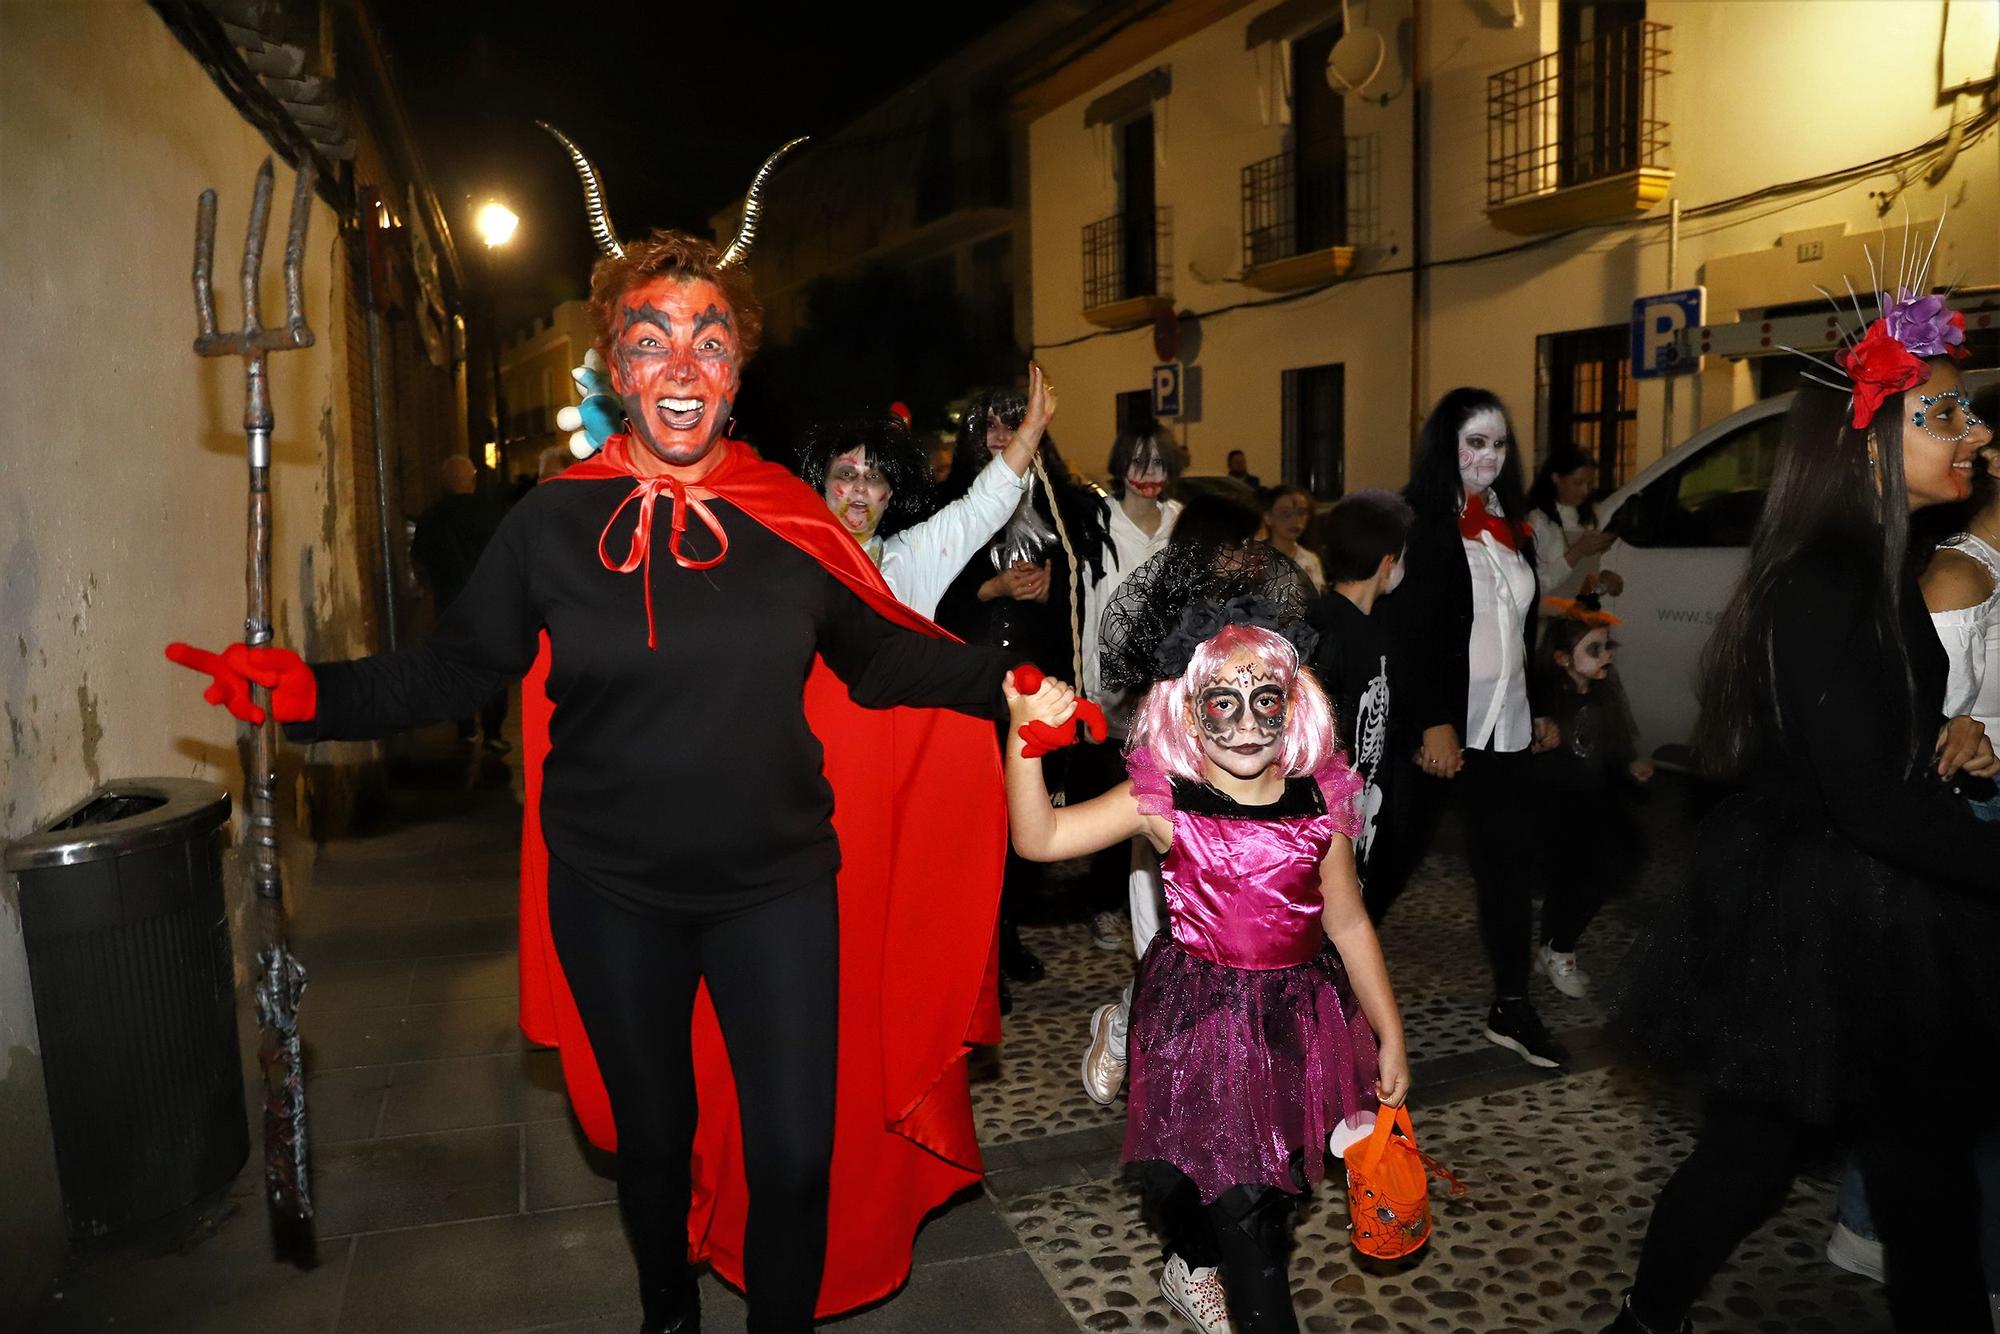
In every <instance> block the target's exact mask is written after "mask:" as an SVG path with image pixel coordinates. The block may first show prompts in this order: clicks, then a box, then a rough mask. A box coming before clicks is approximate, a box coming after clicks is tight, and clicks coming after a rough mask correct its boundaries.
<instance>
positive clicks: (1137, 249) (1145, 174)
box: [1118, 112, 1155, 298]
mask: <svg viewBox="0 0 2000 1334" xmlns="http://www.w3.org/2000/svg"><path fill="white" fill-rule="evenodd" d="M1154 237H1155V231H1154V221H1153V117H1152V114H1151V113H1150V112H1149V113H1148V114H1146V115H1144V116H1135V117H1133V118H1132V119H1131V120H1128V121H1126V122H1125V123H1124V124H1123V125H1120V126H1119V127H1118V251H1119V260H1120V263H1119V270H1120V274H1121V277H1122V279H1123V281H1122V282H1121V284H1120V291H1119V293H1118V295H1119V296H1120V297H1121V298H1130V297H1135V296H1151V295H1152V294H1153V286H1154V282H1155V273H1154V269H1155V246H1154Z"/></svg>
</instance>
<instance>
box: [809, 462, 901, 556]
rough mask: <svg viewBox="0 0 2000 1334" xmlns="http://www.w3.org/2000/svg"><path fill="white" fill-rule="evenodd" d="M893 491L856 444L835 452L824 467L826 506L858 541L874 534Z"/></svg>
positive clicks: (878, 469) (864, 540) (865, 539)
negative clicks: (842, 451) (844, 451)
mask: <svg viewBox="0 0 2000 1334" xmlns="http://www.w3.org/2000/svg"><path fill="white" fill-rule="evenodd" d="M894 494H895V493H894V492H893V491H892V490H891V489H890V486H889V479H888V478H887V477H885V476H883V474H882V470H881V469H880V468H878V467H876V466H875V465H874V463H873V462H871V461H870V460H869V457H868V451H867V450H866V449H863V448H861V447H859V446H856V447H855V448H853V449H850V450H848V451H847V452H846V453H844V454H837V455H835V456H834V458H833V461H832V462H830V463H828V464H827V466H826V507H827V508H828V509H830V510H832V511H833V517H834V518H836V519H839V520H840V525H841V527H843V528H845V529H847V531H848V532H850V533H852V534H853V535H854V537H855V538H856V539H857V540H858V541H862V542H866V541H867V540H868V539H869V538H871V537H873V536H875V529H876V528H877V527H878V526H879V525H880V524H881V522H882V514H883V512H884V511H885V510H887V509H888V508H889V500H890V497H891V496H893V495H894Z"/></svg>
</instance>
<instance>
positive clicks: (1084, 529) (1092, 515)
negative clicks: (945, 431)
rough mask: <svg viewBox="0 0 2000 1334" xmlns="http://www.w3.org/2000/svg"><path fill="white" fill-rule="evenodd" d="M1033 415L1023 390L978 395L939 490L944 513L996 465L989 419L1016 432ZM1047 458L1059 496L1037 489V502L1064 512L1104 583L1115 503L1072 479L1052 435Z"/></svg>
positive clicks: (1044, 449) (1082, 554)
mask: <svg viewBox="0 0 2000 1334" xmlns="http://www.w3.org/2000/svg"><path fill="white" fill-rule="evenodd" d="M1027 415H1028V396H1027V395H1026V394H1024V393H1022V392H1021V391H1020V390H1018V389H988V390H982V391H981V392H979V393H977V394H974V395H973V396H972V400H971V402H969V403H968V404H966V408H965V415H964V416H962V417H960V418H959V421H958V443H957V444H956V445H954V446H953V448H952V452H951V471H950V472H948V473H946V474H945V479H944V481H943V482H942V483H940V484H939V486H938V489H937V495H936V500H937V504H938V506H939V508H942V507H944V506H945V505H949V504H950V503H951V502H952V501H954V500H957V499H958V498H959V497H960V496H962V495H964V494H965V493H966V492H968V491H970V490H971V489H972V483H973V482H974V481H975V480H976V479H977V478H978V476H979V474H980V473H981V472H982V471H984V470H985V468H986V465H987V464H989V463H991V462H992V461H993V454H992V451H990V450H988V449H987V448H986V428H987V423H988V420H989V419H990V418H993V417H998V418H999V419H1000V420H1001V421H1002V422H1004V423H1005V424H1006V426H1007V429H1008V430H1010V431H1011V430H1018V429H1019V428H1020V425H1021V422H1022V420H1023V419H1024V418H1025V417H1026V416H1027ZM1041 458H1042V466H1043V467H1044V468H1045V469H1047V470H1048V474H1049V489H1050V490H1052V491H1053V492H1054V493H1055V494H1054V495H1052V496H1050V495H1044V494H1043V490H1042V488H1041V487H1040V486H1039V485H1037V486H1035V488H1034V490H1035V494H1036V495H1037V496H1038V497H1041V498H1040V499H1038V500H1036V502H1035V503H1036V504H1037V505H1038V506H1040V507H1041V508H1043V509H1044V510H1046V509H1047V508H1048V507H1049V506H1050V505H1052V504H1054V505H1060V506H1061V507H1062V517H1063V524H1064V525H1065V526H1066V527H1067V528H1068V529H1069V537H1070V543H1071V545H1072V546H1074V547H1075V548H1076V556H1077V560H1078V561H1079V562H1080V563H1081V564H1082V566H1083V568H1084V570H1086V571H1088V572H1089V577H1090V578H1091V579H1092V580H1093V581H1094V580H1098V579H1102V578H1103V577H1104V557H1105V551H1106V549H1107V548H1108V547H1109V546H1110V544H1111V539H1110V535H1109V529H1108V527H1107V525H1108V523H1109V522H1110V506H1111V502H1110V501H1109V500H1107V499H1106V498H1105V496H1104V493H1103V492H1102V491H1099V490H1098V489H1097V488H1096V487H1094V486H1091V485H1089V484H1088V483H1083V482H1078V481H1077V480H1076V479H1075V478H1073V477H1071V476H1070V471H1069V465H1068V464H1066V463H1064V462H1063V456H1062V454H1061V452H1060V451H1059V450H1057V449H1056V442H1055V437H1054V436H1052V435H1049V434H1047V433H1046V432H1044V433H1043V435H1042V446H1041ZM982 545H983V544H982Z"/></svg>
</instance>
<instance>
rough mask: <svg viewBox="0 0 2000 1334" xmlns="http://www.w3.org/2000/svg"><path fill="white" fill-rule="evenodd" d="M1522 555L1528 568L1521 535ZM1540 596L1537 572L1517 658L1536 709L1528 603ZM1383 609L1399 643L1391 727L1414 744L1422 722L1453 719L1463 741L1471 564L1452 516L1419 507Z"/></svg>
mask: <svg viewBox="0 0 2000 1334" xmlns="http://www.w3.org/2000/svg"><path fill="white" fill-rule="evenodd" d="M1521 555H1522V557H1523V558H1524V559H1525V560H1526V561H1527V562H1528V569H1529V570H1530V571H1532V570H1533V569H1534V568H1535V549H1534V544H1533V542H1532V541H1528V542H1523V543H1522V545H1521ZM1540 602H1541V583H1540V580H1537V581H1536V585H1535V596H1534V599H1533V600H1532V601H1531V602H1530V603H1529V607H1530V608H1531V610H1530V611H1529V612H1528V615H1527V617H1526V623H1525V624H1524V625H1523V627H1522V638H1523V641H1524V656H1523V658H1522V663H1523V666H1524V675H1525V676H1527V677H1528V678H1529V680H1528V691H1529V706H1530V708H1531V709H1532V710H1533V711H1534V712H1535V713H1536V714H1538V715H1539V714H1540V713H1541V712H1543V710H1542V709H1540V708H1538V707H1535V706H1536V705H1538V704H1539V703H1540V702H1541V698H1540V696H1541V692H1540V689H1539V687H1538V684H1537V683H1536V682H1535V681H1534V680H1533V679H1532V678H1533V675H1534V674H1533V673H1532V672H1527V671H1526V670H1525V666H1526V664H1528V663H1532V662H1533V661H1534V656H1535V623H1536V616H1535V613H1534V611H1533V610H1532V608H1533V607H1535V606H1538V605H1540ZM1382 609H1383V611H1384V613H1385V614H1386V615H1387V616H1388V618H1389V628H1390V631H1391V633H1392V634H1393V636H1394V639H1395V645H1396V717H1395V727H1396V734H1397V735H1398V736H1399V737H1401V738H1403V739H1404V740H1405V741H1407V743H1408V745H1409V746H1411V747H1415V746H1417V745H1419V744H1421V742H1422V740H1423V734H1424V732H1425V731H1426V730H1427V729H1429V728H1432V727H1436V726H1437V725H1438V724H1439V723H1450V724H1451V725H1452V726H1453V727H1455V728H1457V729H1458V739H1459V742H1460V744H1463V743H1464V741H1465V734H1466V719H1465V704H1466V694H1467V691H1468V689H1469V684H1470V677H1471V660H1472V568H1471V567H1470V566H1469V565H1467V564H1466V556H1465V543H1464V539H1462V538H1461V537H1460V536H1459V534H1458V520H1457V519H1456V518H1455V517H1452V516H1448V515H1447V516H1442V517H1429V516H1423V515H1420V516H1418V518H1417V521H1416V522H1415V523H1414V524H1412V525H1411V526H1410V540H1409V545H1408V547H1406V548H1405V550H1404V555H1403V582H1402V584H1401V585H1400V586H1399V587H1398V588H1397V589H1396V591H1395V592H1394V593H1392V594H1390V595H1389V596H1388V597H1387V598H1386V599H1384V601H1383V603H1382Z"/></svg>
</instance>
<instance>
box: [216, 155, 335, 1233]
mask: <svg viewBox="0 0 2000 1334" xmlns="http://www.w3.org/2000/svg"><path fill="white" fill-rule="evenodd" d="M312 179H313V178H312V165H311V163H310V162H306V163H303V164H301V166H300V168H299V173H298V181H297V184H296V185H295V187H294V189H293V191H292V221H291V229H290V231H288V232H287V233H286V236H285V324H284V327H283V328H279V329H266V328H265V327H264V323H263V317H262V316H261V315H260V314H259V311H258V301H257V287H258V281H259V279H260V278H261V277H262V275H263V268H264V232H265V229H266V226H267V224H268V222H269V220H270V215H271V159H269V158H265V159H264V165H263V167H261V168H260V169H259V170H258V172H257V190H256V193H255V195H254V196H252V198H251V201H250V232H249V236H248V237H247V238H246V239H245V241H244V242H243V327H242V328H241V329H239V330H237V331H236V332H234V333H217V332H216V331H215V292H214V287H213V283H212V281H211V278H210V274H211V272H212V270H213V268H214V262H215V191H213V190H203V191H202V192H201V204H200V207H199V210H198V212H197V213H196V215H195V234H194V305H195V313H196V315H197V317H198V318H199V319H200V323H201V331H200V334H199V336H198V337H196V339H195V340H194V350H195V352H196V353H197V354H198V355H200V356H204V357H241V358H243V369H244V373H245V377H246V379H247V381H248V390H247V394H246V397H245V402H244V407H243V433H244V435H245V436H247V437H248V438H249V442H250V535H249V557H248V561H247V563H246V565H245V569H244V583H245V585H246V588H247V591H248V593H249V611H248V613H247V614H246V616H245V617H244V621H243V639H244V642H245V643H248V644H251V645H255V646H262V645H267V644H269V643H270V642H271V396H270V391H269V387H268V385H267V384H266V379H267V377H266V374H265V366H264V358H265V356H266V355H267V354H269V353H272V352H289V351H291V350H293V349H294V348H301V347H311V346H312V343H313V334H312V330H311V329H309V328H307V327H306V315H305V300H304V296H303V295H302V293H301V290H300V285H299V270H300V268H301V266H302V265H303V263H304V260H305V244H306V223H307V222H308V221H309V220H310V218H311V215H312V193H313V191H312ZM251 692H252V698H253V699H254V700H255V701H256V703H257V705H258V706H259V707H260V708H262V709H263V710H264V721H263V722H261V723H257V724H254V725H252V726H251V728H250V771H249V773H248V774H247V775H246V776H245V777H246V779H247V783H248V787H249V802H248V806H249V812H250V885H251V888H252V889H253V890H255V891H256V896H257V917H258V924H259V926H260V928H261V933H262V940H263V949H262V950H261V951H259V953H258V955H257V968H258V978H257V1020H258V1023H259V1024H260V1026H261V1027H262V1028H263V1038H262V1040H261V1042H260V1043H259V1044H258V1051H257V1057H258V1061H259V1063H260V1064H261V1065H262V1066H263V1071H264V1198H265V1203H266V1204H267V1205H268V1206H269V1207H270V1212H271V1221H272V1223H273V1226H274V1228H275V1229H276V1230H277V1231H278V1234H279V1235H280V1237H281V1238H285V1239H288V1240H290V1241H291V1242H293V1243H297V1242H299V1241H301V1240H303V1241H304V1243H305V1245H306V1246H307V1247H308V1248H310V1242H311V1226H312V1216H313V1204H312V1186H311V1176H310V1173H309V1171H308V1160H307V1155H306V1086H305V1065H304V1062H303V1059H302V1056H301V1053H300V1050H299V996H300V994H301V993H302V992H303V991H304V990H305V985H306V970H305V969H304V968H303V967H301V966H300V964H299V961H298V960H297V959H295V958H293V957H292V952H291V949H290V948H289V946H288V945H287V944H286V939H285V890H284V883H283V880H282V879H281V873H280V870H279V867H278V818H277V765H276V755H277V734H276V728H277V724H276V722H275V721H274V720H273V719H272V717H271V693H270V691H269V690H267V689H266V688H264V687H263V686H260V685H254V684H253V685H252V686H251ZM301 1234H302V1235H301Z"/></svg>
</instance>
